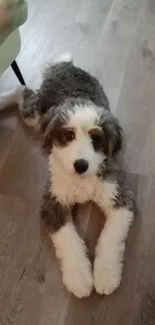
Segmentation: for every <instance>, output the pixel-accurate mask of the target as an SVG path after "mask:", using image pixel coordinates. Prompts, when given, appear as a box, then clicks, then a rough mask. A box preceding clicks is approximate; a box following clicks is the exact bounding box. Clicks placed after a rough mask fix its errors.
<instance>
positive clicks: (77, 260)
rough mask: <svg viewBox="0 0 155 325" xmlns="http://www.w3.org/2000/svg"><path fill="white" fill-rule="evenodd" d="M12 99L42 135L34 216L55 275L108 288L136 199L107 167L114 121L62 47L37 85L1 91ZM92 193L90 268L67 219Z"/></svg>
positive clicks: (102, 290)
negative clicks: (57, 269)
mask: <svg viewBox="0 0 155 325" xmlns="http://www.w3.org/2000/svg"><path fill="white" fill-rule="evenodd" d="M10 103H14V104H18V106H19V110H20V113H21V116H22V118H23V120H24V121H25V122H26V123H27V124H28V125H30V126H33V127H35V128H36V129H37V130H39V131H40V132H41V133H42V135H43V149H44V151H45V152H46V154H47V156H48V163H49V180H48V184H47V187H46V190H45V193H44V195H43V200H42V204H41V217H42V218H43V219H44V220H45V221H46V223H47V224H48V225H50V229H51V232H50V234H49V236H50V238H51V240H52V242H53V244H54V247H55V251H56V256H57V258H58V259H59V261H60V266H61V270H62V278H63V283H64V285H65V286H66V287H67V289H68V290H69V291H70V292H71V293H73V294H74V295H75V296H76V297H78V298H83V297H88V296H89V295H90V294H91V292H92V289H93V287H95V290H96V292H97V293H99V294H105V295H109V294H111V293H112V292H113V291H114V290H116V289H117V288H118V286H119V285H120V282H121V278H122V268H123V259H124V252H125V241H126V238H127V235H128V231H129V229H130V225H131V224H132V221H133V218H134V215H135V211H136V204H135V199H134V196H133V194H132V192H131V191H130V190H129V189H128V187H127V186H126V185H125V184H124V183H123V182H122V181H121V180H120V177H119V173H118V172H117V171H116V170H115V169H112V168H110V164H109V162H110V160H111V159H113V157H114V156H115V155H116V154H117V153H118V152H119V151H120V150H121V148H122V143H123V135H122V128H121V126H120V124H119V122H118V120H117V119H116V118H115V117H114V116H113V115H112V113H111V111H110V107H109V102H108V98H107V96H106V95H105V92H104V90H103V88H102V86H101V85H100V83H99V82H98V80H97V79H96V78H95V77H93V76H92V75H90V74H89V73H87V72H86V71H84V70H82V69H80V68H78V67H76V66H75V65H74V64H73V60H72V58H71V56H70V55H64V56H63V57H60V58H59V60H57V61H56V62H54V63H53V64H52V65H51V66H49V67H47V69H46V71H45V73H44V75H43V81H42V84H41V87H40V89H39V90H38V91H36V92H35V91H33V90H31V89H27V88H24V89H23V90H22V91H21V90H20V91H19V90H18V91H16V92H15V93H14V94H11V95H7V96H4V97H3V100H1V101H0V106H1V108H3V109H4V108H6V107H7V106H8V104H10ZM88 201H93V202H94V203H95V204H96V205H97V206H98V207H99V208H100V209H101V210H102V211H103V212H104V214H105V216H106V221H105V226H104V228H103V229H102V231H101V234H100V236H99V239H98V242H97V245H96V250H95V259H94V266H93V269H92V266H91V263H90V261H89V258H88V254H87V248H86V245H85V243H84V241H83V240H82V238H80V236H79V235H78V233H77V231H76V228H75V225H74V223H73V214H72V212H73V208H74V206H75V205H76V204H83V203H85V202H88Z"/></svg>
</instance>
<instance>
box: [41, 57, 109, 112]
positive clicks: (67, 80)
mask: <svg viewBox="0 0 155 325" xmlns="http://www.w3.org/2000/svg"><path fill="white" fill-rule="evenodd" d="M39 96H40V103H41V109H42V113H45V112H46V111H47V109H48V108H49V107H52V106H59V105H60V104H62V103H63V102H64V101H65V100H67V99H70V98H73V99H75V98H81V99H86V100H90V101H92V102H93V103H94V104H95V105H97V106H104V108H106V109H109V103H108V99H107V97H106V95H105V93H104V91H103V88H102V86H101V85H100V83H99V82H98V80H97V79H96V78H95V77H93V76H91V75H90V74H89V73H87V72H86V71H84V70H82V69H80V68H78V67H76V66H74V65H73V63H72V61H69V62H63V61H62V62H58V63H55V64H54V65H52V66H49V67H48V69H47V71H46V73H45V78H44V80H43V83H42V85H41V88H40V90H39Z"/></svg>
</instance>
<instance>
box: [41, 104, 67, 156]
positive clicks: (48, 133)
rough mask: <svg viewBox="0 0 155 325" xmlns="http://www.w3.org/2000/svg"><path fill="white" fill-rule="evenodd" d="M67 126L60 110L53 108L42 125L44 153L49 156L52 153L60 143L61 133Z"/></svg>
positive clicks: (44, 118)
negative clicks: (54, 146) (53, 148)
mask: <svg viewBox="0 0 155 325" xmlns="http://www.w3.org/2000/svg"><path fill="white" fill-rule="evenodd" d="M64 124H65V117H64V115H63V114H62V113H61V111H59V110H58V108H56V109H55V108H51V109H49V111H48V112H47V113H46V114H45V115H44V117H43V119H42V123H41V132H42V134H43V145H42V149H43V152H44V153H45V154H47V155H49V154H50V153H51V152H52V147H53V144H55V145H57V144H58V143H59V138H60V131H61V128H62V126H64Z"/></svg>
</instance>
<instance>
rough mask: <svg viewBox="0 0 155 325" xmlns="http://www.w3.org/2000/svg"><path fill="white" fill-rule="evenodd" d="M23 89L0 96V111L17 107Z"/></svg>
mask: <svg viewBox="0 0 155 325" xmlns="http://www.w3.org/2000/svg"><path fill="white" fill-rule="evenodd" d="M24 89H25V87H22V86H21V87H19V88H17V89H13V90H11V91H8V92H5V93H2V94H0V111H2V110H5V109H8V108H11V107H14V106H18V107H19V105H20V102H21V100H22V98H23V91H24Z"/></svg>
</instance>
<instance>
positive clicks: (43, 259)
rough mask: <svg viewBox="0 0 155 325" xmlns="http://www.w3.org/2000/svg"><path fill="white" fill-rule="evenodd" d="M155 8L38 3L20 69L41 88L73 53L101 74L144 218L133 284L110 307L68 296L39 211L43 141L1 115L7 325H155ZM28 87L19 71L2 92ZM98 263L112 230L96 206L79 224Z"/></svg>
mask: <svg viewBox="0 0 155 325" xmlns="http://www.w3.org/2000/svg"><path fill="white" fill-rule="evenodd" d="M154 21H155V4H154V0H146V1H145V0H113V1H112V0H105V1H103V0H96V1H94V0H85V1H82V0H79V1H78V2H77V1H76V0H72V1H71V0H61V1H60V0H53V1H51V0H46V1H44V0H38V1H35V0H29V19H28V21H27V23H26V24H25V25H24V26H23V27H22V29H21V35H22V49H21V53H20V55H19V57H18V63H19V66H20V67H21V70H22V72H23V75H24V78H25V80H26V81H27V83H28V85H29V86H31V87H38V85H39V83H40V75H41V70H42V69H43V66H44V64H45V62H48V61H51V59H52V58H53V57H55V56H57V55H59V54H62V53H63V52H66V51H69V52H71V53H72V54H73V56H74V57H75V62H76V63H77V64H78V65H80V66H81V67H83V68H85V69H86V70H89V71H90V72H92V73H94V74H95V75H96V76H97V77H98V78H99V80H100V81H101V82H102V84H103V86H104V88H105V90H106V91H107V93H108V95H109V99H110V102H111V107H112V111H113V112H115V114H116V115H117V116H118V118H119V119H120V121H121V124H122V125H123V127H124V129H125V135H126V144H125V148H124V152H123V154H122V156H121V157H120V158H119V159H120V164H121V167H122V169H123V170H124V178H125V180H126V182H127V183H128V184H129V186H130V187H131V189H133V191H134V193H135V195H136V200H137V205H138V210H139V211H138V215H137V217H136V218H135V221H134V224H133V227H132V229H131V231H130V234H129V238H128V243H127V251H126V256H125V267H124V272H123V281H122V284H121V286H120V288H119V289H118V290H117V291H116V292H115V293H114V294H112V295H111V296H109V297H100V296H99V295H97V294H96V293H95V292H93V294H92V295H91V296H90V297H89V298H88V299H82V300H78V299H76V298H75V297H73V296H72V295H71V294H70V293H68V292H67V290H66V289H65V288H64V286H63V284H62V279H61V272H60V269H59V265H58V261H57V259H56V258H55V252H54V249H53V247H52V244H51V242H50V241H49V239H48V237H47V229H46V228H45V227H44V225H43V224H40V218H39V213H38V210H39V205H40V198H41V195H42V191H43V187H44V184H45V183H46V179H47V162H46V159H45V158H44V157H42V156H41V153H40V147H41V139H40V138H39V137H38V136H37V135H36V134H34V133H33V132H32V131H31V130H30V129H28V128H27V127H25V126H24V125H23V123H22V121H21V120H20V117H19V115H18V113H17V112H8V113H2V112H1V113H0V211H1V217H0V239H1V240H0V288H1V290H0V324H2V325H30V324H33V325H49V324H52V325H79V324H81V325H87V324H89V325H103V324H104V325H113V324H115V325H124V324H125V325H135V324H136V325H153V324H154V319H155V309H154V306H155V277H154V269H155V259H154V256H155V246H154V237H155V218H154V211H155V200H154V197H155V176H154V163H155V158H154V157H155V150H154V140H155V131H154V118H155V116H154V115H155V110H154V103H155V95H154V94H155V91H154V87H155V45H154V44H155V43H154V33H155V24H154ZM17 85H18V81H17V80H16V77H15V76H14V75H13V72H12V71H11V69H8V70H7V71H6V72H5V73H4V75H3V76H2V77H1V79H0V91H3V90H4V89H6V90H7V89H8V88H10V87H14V86H17ZM75 223H76V226H77V230H78V232H79V233H80V235H81V236H82V237H84V238H85V241H86V243H87V246H88V248H89V251H90V257H91V260H92V261H93V258H94V249H95V245H96V241H97V238H98V236H99V233H100V231H101V227H102V226H103V224H104V218H103V216H102V215H101V213H100V211H98V210H97V209H96V207H94V206H93V205H86V206H82V207H80V208H79V209H78V211H77V216H76V218H75Z"/></svg>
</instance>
